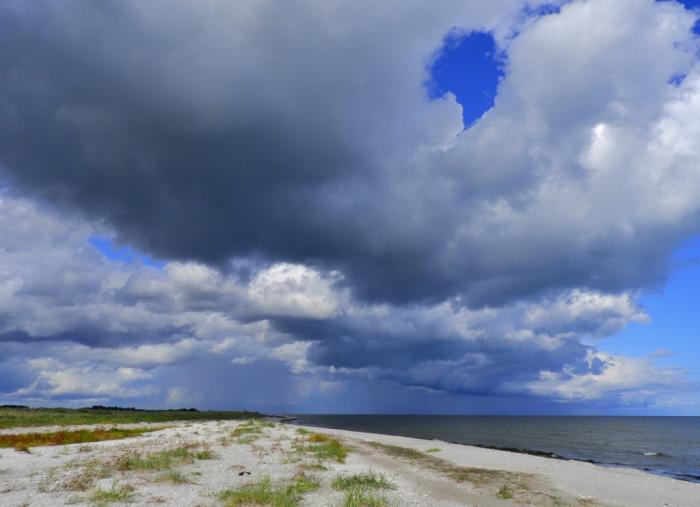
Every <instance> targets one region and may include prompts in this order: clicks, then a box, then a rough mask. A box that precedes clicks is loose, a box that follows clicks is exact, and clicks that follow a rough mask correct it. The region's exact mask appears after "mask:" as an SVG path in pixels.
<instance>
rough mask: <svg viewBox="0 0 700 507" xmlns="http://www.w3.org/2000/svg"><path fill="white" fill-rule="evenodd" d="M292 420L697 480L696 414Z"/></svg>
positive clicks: (699, 422)
mask: <svg viewBox="0 0 700 507" xmlns="http://www.w3.org/2000/svg"><path fill="white" fill-rule="evenodd" d="M292 417H294V418H296V421H295V422H299V423H300V424H306V425H309V426H323V427H327V428H338V429H346V430H354V431H365V432H369V433H385V434H389V435H401V436H406V437H415V438H426V439H438V440H444V441H446V442H453V443H458V444H470V445H479V446H484V447H492V448H498V449H511V450H518V451H521V452H532V453H545V454H547V455H551V456H553V457H560V458H567V459H577V460H583V461H590V462H592V463H599V464H604V465H615V466H628V467H634V468H639V469H642V470H646V471H649V472H654V473H659V474H666V475H672V476H674V477H676V478H679V479H684V480H690V481H694V482H700V417H558V416H552V417H549V416H548V417H540V416H405V415H398V416H397V415H295V416H292Z"/></svg>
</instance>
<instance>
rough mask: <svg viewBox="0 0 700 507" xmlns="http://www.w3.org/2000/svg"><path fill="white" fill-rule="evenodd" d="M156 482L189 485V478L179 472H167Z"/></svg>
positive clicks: (157, 478) (158, 477)
mask: <svg viewBox="0 0 700 507" xmlns="http://www.w3.org/2000/svg"><path fill="white" fill-rule="evenodd" d="M155 482H169V483H171V484H188V483H190V482H192V481H190V480H189V479H188V478H187V476H185V475H184V474H183V473H182V472H179V471H177V470H166V471H165V472H163V473H161V474H159V475H158V476H157V477H156V478H155Z"/></svg>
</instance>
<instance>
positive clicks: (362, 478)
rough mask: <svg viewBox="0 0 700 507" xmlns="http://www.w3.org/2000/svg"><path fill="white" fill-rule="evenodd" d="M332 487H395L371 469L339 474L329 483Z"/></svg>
mask: <svg viewBox="0 0 700 507" xmlns="http://www.w3.org/2000/svg"><path fill="white" fill-rule="evenodd" d="M331 487H332V488H333V489H336V490H339V491H347V490H350V489H396V485H395V484H394V483H392V482H391V481H389V480H387V478H386V477H384V475H382V474H378V473H376V472H373V471H371V470H370V471H369V472H364V473H361V474H353V475H339V476H337V477H336V478H335V479H334V480H333V482H332V483H331Z"/></svg>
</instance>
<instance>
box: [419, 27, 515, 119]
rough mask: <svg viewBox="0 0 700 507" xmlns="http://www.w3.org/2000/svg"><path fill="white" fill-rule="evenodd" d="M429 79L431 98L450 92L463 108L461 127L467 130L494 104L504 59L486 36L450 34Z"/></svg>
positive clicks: (475, 33)
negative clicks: (462, 125) (462, 123)
mask: <svg viewBox="0 0 700 507" xmlns="http://www.w3.org/2000/svg"><path fill="white" fill-rule="evenodd" d="M430 76H431V79H430V82H429V83H428V94H429V96H430V98H431V99H433V100H434V99H438V98H440V97H442V96H444V95H445V94H446V93H448V92H451V93H453V94H454V95H455V97H456V98H457V102H459V104H460V105H461V106H462V118H463V121H464V126H465V127H469V126H470V125H472V124H473V123H474V122H475V121H476V120H478V119H479V118H481V116H482V115H483V114H484V113H485V112H486V111H488V110H489V109H491V108H492V107H493V105H494V101H495V99H496V93H497V92H498V83H499V81H500V79H501V78H502V77H503V57H502V55H501V54H500V53H499V51H498V48H497V47H496V42H495V41H494V39H493V36H492V35H491V34H489V33H485V32H472V33H471V34H469V35H466V36H465V35H462V34H450V35H448V36H447V37H446V38H445V41H444V45H443V47H442V49H441V50H440V52H439V54H438V57H437V58H436V59H435V61H434V62H433V64H432V66H431V67H430Z"/></svg>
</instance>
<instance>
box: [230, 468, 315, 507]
mask: <svg viewBox="0 0 700 507" xmlns="http://www.w3.org/2000/svg"><path fill="white" fill-rule="evenodd" d="M320 486H321V485H320V483H319V482H318V481H317V480H316V479H314V478H313V477H309V476H306V475H304V474H298V475H296V476H295V477H294V478H293V479H292V481H291V483H288V484H280V485H274V484H272V481H271V480H270V478H269V477H264V478H263V479H262V480H260V481H258V482H249V483H247V484H244V485H242V486H239V487H238V488H235V489H228V490H225V491H222V492H221V493H219V499H220V500H221V501H222V502H224V505H226V506H227V507H235V506H238V505H269V506H273V507H295V506H297V505H299V502H300V501H301V498H302V495H304V494H305V493H308V492H309V491H315V490H317V489H318V488H319V487H320Z"/></svg>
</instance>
